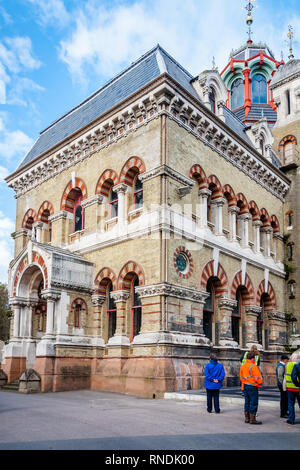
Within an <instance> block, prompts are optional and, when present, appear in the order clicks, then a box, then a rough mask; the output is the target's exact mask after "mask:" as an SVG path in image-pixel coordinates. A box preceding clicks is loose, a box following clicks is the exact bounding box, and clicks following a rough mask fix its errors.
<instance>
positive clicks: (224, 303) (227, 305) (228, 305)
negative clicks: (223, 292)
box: [218, 299, 237, 310]
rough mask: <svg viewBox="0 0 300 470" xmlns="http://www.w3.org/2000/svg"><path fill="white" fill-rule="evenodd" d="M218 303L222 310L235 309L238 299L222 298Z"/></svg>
mask: <svg viewBox="0 0 300 470" xmlns="http://www.w3.org/2000/svg"><path fill="white" fill-rule="evenodd" d="M218 305H219V308H221V309H222V310H233V309H234V308H235V307H236V306H237V301H236V300H232V299H220V300H219V304H218Z"/></svg>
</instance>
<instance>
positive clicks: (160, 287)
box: [136, 283, 209, 304]
mask: <svg viewBox="0 0 300 470" xmlns="http://www.w3.org/2000/svg"><path fill="white" fill-rule="evenodd" d="M136 292H137V293H138V294H139V296H140V297H141V298H143V297H154V296H157V295H159V296H160V295H163V296H170V297H177V298H180V299H184V300H191V301H193V302H197V303H201V304H204V303H205V300H206V299H207V297H209V294H208V293H207V292H206V291H198V290H196V289H191V288H188V287H182V286H177V285H175V284H169V283H162V284H153V285H151V286H141V287H136Z"/></svg>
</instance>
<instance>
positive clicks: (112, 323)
mask: <svg viewBox="0 0 300 470" xmlns="http://www.w3.org/2000/svg"><path fill="white" fill-rule="evenodd" d="M116 325H117V312H116V311H112V312H109V313H108V326H107V330H108V339H109V338H111V337H112V336H114V334H115V331H116Z"/></svg>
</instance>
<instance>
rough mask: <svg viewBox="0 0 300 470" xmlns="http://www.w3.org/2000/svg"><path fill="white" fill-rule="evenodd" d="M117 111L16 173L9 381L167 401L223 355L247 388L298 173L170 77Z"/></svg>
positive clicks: (276, 336)
mask: <svg viewBox="0 0 300 470" xmlns="http://www.w3.org/2000/svg"><path fill="white" fill-rule="evenodd" d="M129 107H130V109H131V110H132V112H130V113H128V112H127V113H125V110H126V109H128V108H129ZM109 113H110V115H109V116H107V115H106V116H104V117H103V116H99V118H98V119H97V120H96V121H94V122H93V124H91V125H90V126H89V128H88V129H85V128H84V129H82V130H81V131H80V132H78V135H76V139H75V137H74V138H73V137H70V138H69V140H68V141H64V142H62V143H61V145H60V146H59V148H55V149H54V150H53V151H51V150H49V152H47V153H45V154H44V155H42V156H41V157H39V158H38V159H35V160H33V161H32V162H31V163H29V164H26V166H25V168H23V169H22V168H21V169H18V170H17V171H16V172H15V173H14V174H13V175H11V176H10V177H9V178H8V183H9V184H10V185H11V186H12V187H14V189H15V190H16V194H17V218H16V231H15V233H14V238H15V258H14V260H13V261H12V263H11V266H10V273H9V291H10V296H11V299H10V300H11V304H12V306H13V310H14V321H13V324H12V335H11V340H10V343H9V345H7V346H6V351H5V359H4V361H3V363H2V368H3V370H4V371H5V372H6V373H7V375H8V379H9V381H12V380H14V379H15V378H19V377H20V375H21V374H22V373H23V372H24V371H25V369H29V368H33V369H34V370H35V371H36V372H37V373H38V375H39V377H40V378H41V390H42V391H60V390H72V389H80V388H93V389H101V390H110V391H116V392H122V393H130V394H136V395H142V396H145V397H151V398H152V397H153V396H155V397H161V396H163V393H164V392H165V391H176V390H183V389H191V388H193V389H196V388H199V387H201V386H203V381H204V377H203V370H204V366H205V364H206V362H207V360H208V357H209V354H210V352H211V351H215V352H217V354H218V355H219V357H220V359H221V360H222V361H223V363H224V365H225V368H226V384H227V385H228V386H230V385H237V384H238V383H239V379H238V375H239V366H240V362H239V359H240V356H241V354H242V353H243V351H245V350H246V349H247V348H249V346H250V345H252V344H257V345H258V347H259V348H260V349H261V351H262V356H263V368H264V369H265V370H268V371H269V372H270V371H271V370H272V365H273V364H274V361H276V360H277V358H278V355H279V354H280V352H281V351H282V350H283V349H284V345H285V344H286V342H287V339H286V332H287V322H286V317H285V313H284V312H285V302H284V292H285V271H284V264H283V261H284V249H285V247H284V240H283V236H282V230H283V226H284V210H285V209H284V204H285V198H286V194H287V191H288V190H289V185H290V182H289V180H288V178H286V177H285V175H284V174H283V173H281V172H280V171H279V170H278V169H277V168H276V167H274V166H273V165H272V164H271V163H270V162H269V161H267V160H265V159H264V158H262V157H261V155H260V154H259V153H258V151H257V150H256V149H255V147H253V146H251V145H250V144H249V142H247V141H246V140H243V139H242V138H241V137H240V136H239V135H237V134H236V132H235V131H233V130H232V129H231V128H230V127H229V126H228V125H227V124H226V123H225V122H224V120H223V119H222V118H220V116H218V115H215V114H214V113H212V112H211V111H210V110H209V109H208V108H207V107H206V106H205V105H203V104H202V103H201V101H200V99H199V98H197V96H196V95H192V94H191V93H190V92H188V91H187V90H185V89H184V88H183V87H181V86H179V84H178V83H177V82H176V81H175V80H174V79H173V78H172V77H171V76H169V75H168V74H166V73H164V74H162V75H160V77H159V78H158V79H157V80H156V81H152V82H151V83H149V84H148V85H147V87H146V88H144V89H143V90H142V91H138V92H136V93H135V94H133V95H130V97H129V98H128V99H127V101H126V102H122V103H121V104H119V105H118V106H117V107H115V108H114V109H113V110H111V111H109ZM221 117H222V116H221ZM107 123H109V127H107ZM103 129H105V130H106V132H104V131H103ZM108 129H109V130H110V133H109V132H108ZM116 208H117V209H116ZM268 380H269V381H270V383H271V381H272V380H274V371H273V373H272V374H270V378H269V379H268Z"/></svg>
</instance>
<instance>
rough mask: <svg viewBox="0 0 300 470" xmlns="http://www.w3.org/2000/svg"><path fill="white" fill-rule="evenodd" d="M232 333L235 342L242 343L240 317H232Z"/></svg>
mask: <svg viewBox="0 0 300 470" xmlns="http://www.w3.org/2000/svg"><path fill="white" fill-rule="evenodd" d="M231 331H232V337H233V339H234V341H236V342H237V343H239V342H240V322H239V318H238V317H231Z"/></svg>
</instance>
